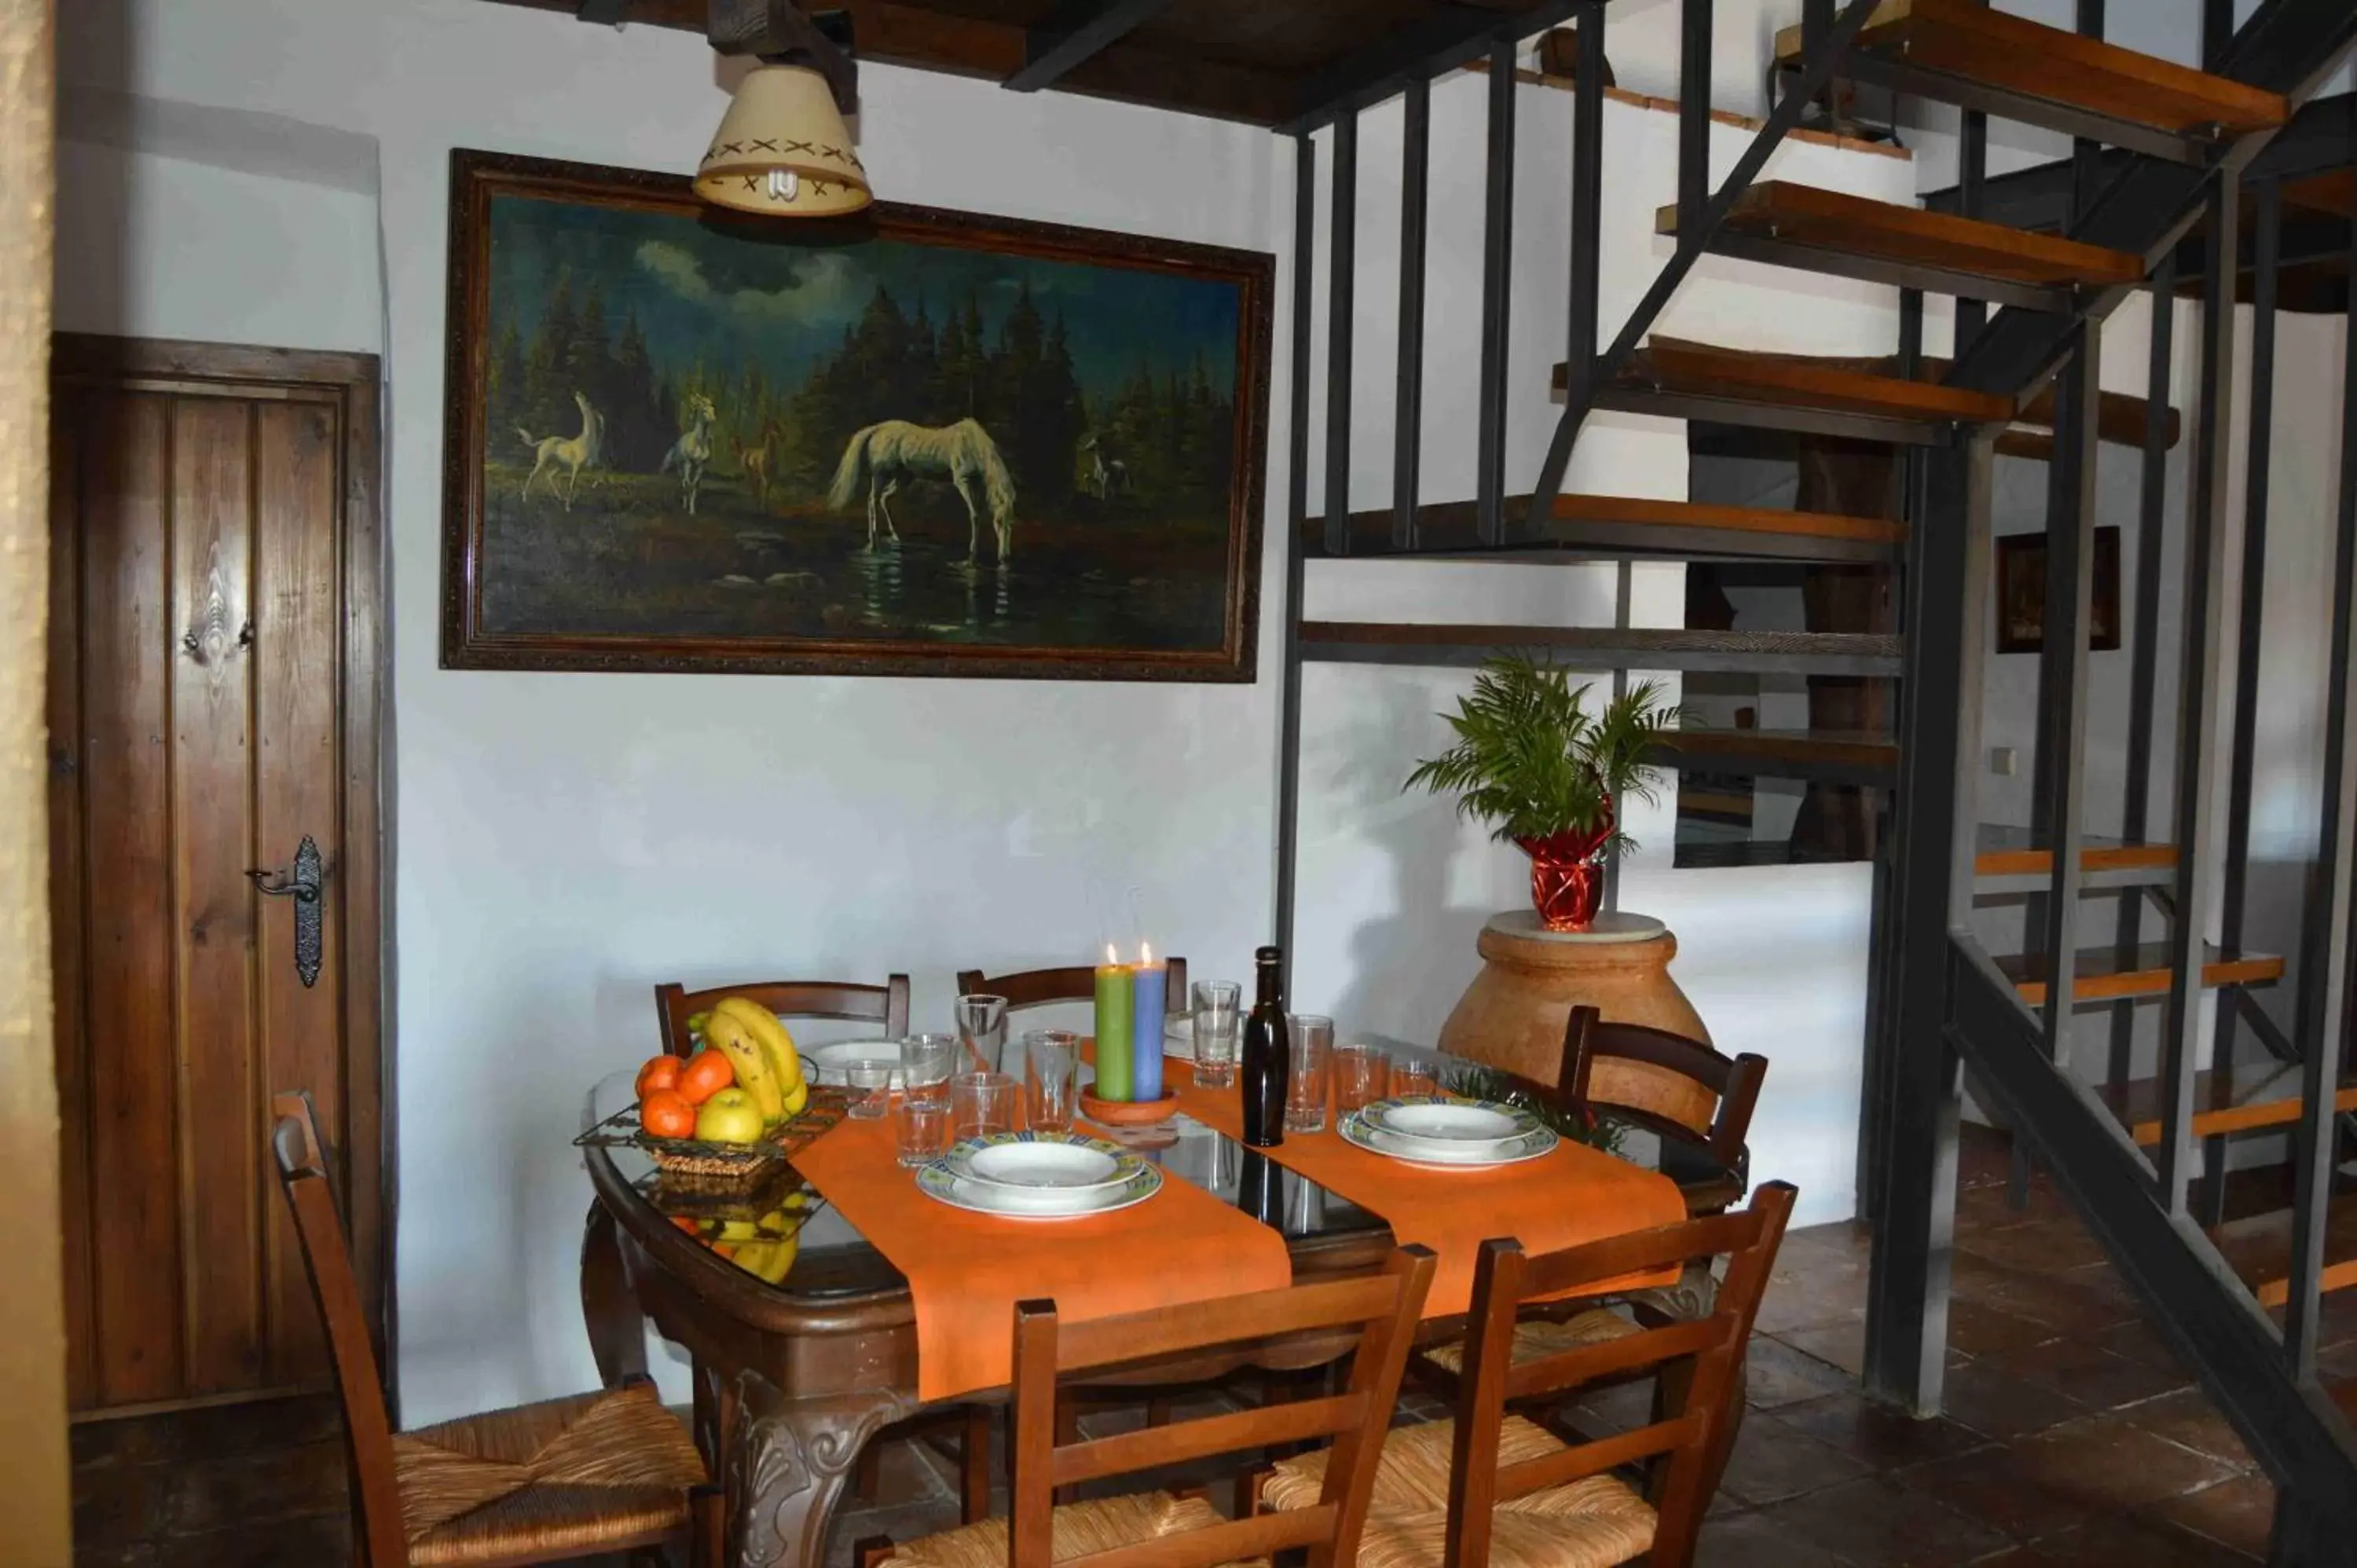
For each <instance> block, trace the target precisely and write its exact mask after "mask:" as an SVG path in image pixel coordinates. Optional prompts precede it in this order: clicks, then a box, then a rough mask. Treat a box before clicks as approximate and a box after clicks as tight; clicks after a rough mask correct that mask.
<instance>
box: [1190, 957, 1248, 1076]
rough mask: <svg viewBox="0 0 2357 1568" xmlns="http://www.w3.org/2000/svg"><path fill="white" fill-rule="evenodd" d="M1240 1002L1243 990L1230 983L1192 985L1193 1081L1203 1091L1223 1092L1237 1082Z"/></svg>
mask: <svg viewBox="0 0 2357 1568" xmlns="http://www.w3.org/2000/svg"><path fill="white" fill-rule="evenodd" d="M1194 1002H1195V1081H1196V1082H1197V1083H1200V1084H1201V1085H1202V1086H1203V1087H1204V1088H1206V1089H1225V1088H1227V1087H1228V1086H1229V1085H1230V1084H1232V1083H1233V1082H1235V1080H1236V1045H1237V1037H1238V1035H1239V1033H1240V1026H1241V1022H1242V1015H1241V1008H1242V1005H1243V986H1241V985H1238V984H1237V983H1235V982H1234V981H1232V980H1199V981H1197V982H1196V983H1195V984H1194Z"/></svg>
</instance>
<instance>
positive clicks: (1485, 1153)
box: [1340, 1112, 1562, 1171]
mask: <svg viewBox="0 0 2357 1568" xmlns="http://www.w3.org/2000/svg"><path fill="white" fill-rule="evenodd" d="M1340 1132H1341V1134H1342V1141H1343V1142H1344V1143H1346V1144H1355V1145H1357V1146H1358V1147H1360V1148H1361V1149H1365V1150H1367V1151H1369V1152H1370V1153H1372V1154H1378V1155H1384V1156H1385V1157H1387V1158H1390V1159H1394V1160H1402V1161H1405V1162H1406V1163H1407V1164H1409V1165H1423V1166H1426V1167H1427V1168H1429V1169H1432V1170H1451V1171H1466V1170H1491V1169H1494V1168H1495V1167H1497V1166H1499V1165H1520V1164H1522V1163H1523V1161H1524V1160H1535V1159H1537V1158H1538V1157H1539V1156H1540V1155H1546V1154H1550V1153H1552V1152H1554V1149H1555V1144H1558V1143H1560V1142H1562V1140H1561V1139H1559V1138H1557V1137H1556V1136H1555V1131H1554V1129H1552V1128H1549V1127H1544V1126H1542V1127H1540V1128H1539V1129H1538V1130H1537V1131H1536V1132H1534V1133H1524V1134H1523V1135H1522V1136H1520V1137H1516V1138H1510V1139H1508V1140H1507V1141H1506V1142H1504V1143H1502V1144H1480V1145H1476V1146H1474V1147H1472V1148H1465V1147H1461V1146H1460V1147H1458V1148H1454V1149H1451V1148H1448V1147H1447V1146H1446V1145H1444V1144H1427V1143H1424V1142H1421V1141H1417V1140H1413V1139H1407V1138H1400V1137H1395V1136H1394V1135H1393V1134H1391V1133H1385V1132H1383V1130H1382V1129H1381V1128H1377V1127H1370V1126H1368V1125H1367V1124H1366V1122H1364V1121H1363V1120H1361V1117H1360V1115H1359V1113H1358V1112H1352V1113H1351V1115H1348V1116H1345V1117H1344V1118H1342V1125H1341V1127H1340Z"/></svg>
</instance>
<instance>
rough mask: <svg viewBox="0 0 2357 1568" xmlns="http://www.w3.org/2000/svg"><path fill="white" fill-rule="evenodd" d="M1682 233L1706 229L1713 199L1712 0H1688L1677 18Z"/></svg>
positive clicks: (1679, 204)
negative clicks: (1707, 209)
mask: <svg viewBox="0 0 2357 1568" xmlns="http://www.w3.org/2000/svg"><path fill="white" fill-rule="evenodd" d="M1678 22H1679V34H1678V231H1679V232H1680V233H1682V234H1683V233H1684V232H1686V231H1688V230H1690V229H1694V228H1698V227H1700V226H1701V223H1702V208H1703V202H1704V200H1705V199H1706V198H1707V197H1708V195H1709V194H1710V25H1711V0H1685V3H1684V5H1683V6H1682V7H1681V8H1680V10H1679V13H1678Z"/></svg>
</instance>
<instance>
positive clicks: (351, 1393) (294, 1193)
mask: <svg viewBox="0 0 2357 1568" xmlns="http://www.w3.org/2000/svg"><path fill="white" fill-rule="evenodd" d="M271 1106H272V1109H273V1110H274V1111H275V1112H277V1121H276V1124H275V1125H274V1127H273V1128H272V1129H271V1134H270V1148H271V1153H272V1154H273V1155H274V1156H275V1157H276V1159H277V1161H278V1180H279V1185H280V1186H281V1187H284V1188H285V1192H286V1206H287V1208H290V1209H292V1210H293V1211H294V1216H295V1234H296V1237H297V1238H298V1239H299V1240H301V1242H302V1246H303V1265H304V1268H305V1271H306V1272H307V1273H309V1275H310V1276H311V1295H312V1299H314V1300H315V1301H317V1303H318V1305H319V1316H320V1318H321V1320H322V1321H323V1322H324V1323H325V1324H326V1325H327V1330H328V1355H329V1358H330V1359H332V1360H333V1361H334V1363H335V1368H336V1391H337V1392H338V1393H339V1394H340V1395H341V1396H342V1398H343V1405H344V1435H345V1440H346V1442H347V1444H349V1445H350V1450H351V1460H352V1474H353V1477H354V1478H355V1481H356V1483H357V1484H356V1487H355V1500H356V1501H357V1503H358V1504H359V1507H360V1532H359V1533H360V1539H361V1544H362V1545H363V1546H364V1547H365V1548H366V1549H367V1550H366V1561H367V1562H368V1563H369V1568H407V1564H408V1562H409V1547H408V1543H407V1540H406V1538H405V1537H404V1534H403V1530H402V1521H401V1488H400V1485H399V1483H398V1482H397V1481H396V1480H395V1479H394V1477H393V1423H392V1419H391V1418H390V1417H389V1416H388V1415H387V1414H386V1413H385V1408H384V1388H383V1384H382V1381H381V1380H380V1379H379V1376H378V1373H377V1365H376V1354H375V1351H374V1350H373V1348H371V1346H370V1344H369V1330H368V1316H367V1314H366V1312H365V1311H364V1310H363V1309H362V1307H361V1291H360V1282H359V1281H358V1280H357V1279H356V1278H354V1277H353V1274H352V1256H351V1252H350V1249H349V1248H348V1247H347V1246H346V1244H345V1241H344V1227H343V1221H342V1220H340V1219H338V1218H337V1215H336V1200H335V1198H334V1197H333V1196H332V1195H331V1194H330V1193H329V1192H328V1174H327V1163H326V1161H325V1159H324V1158H323V1150H322V1148H321V1145H320V1143H319V1129H318V1125H317V1121H316V1119H315V1118H314V1117H313V1115H312V1113H311V1097H310V1096H309V1095H308V1094H307V1093H304V1092H301V1091H299V1090H298V1091H294V1092H288V1093H281V1094H278V1095H275V1096H274V1097H273V1098H272V1100H271Z"/></svg>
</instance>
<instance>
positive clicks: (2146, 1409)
mask: <svg viewBox="0 0 2357 1568" xmlns="http://www.w3.org/2000/svg"><path fill="white" fill-rule="evenodd" d="M2118 1413H2119V1414H2120V1415H2121V1417H2122V1418H2124V1419H2125V1420H2126V1421H2129V1422H2131V1423H2134V1424H2136V1425H2137V1426H2140V1427H2142V1428H2143V1429H2144V1430H2145V1431H2147V1432H2149V1433H2152V1434H2155V1435H2157V1436H2160V1437H2166V1438H2168V1439H2169V1441H2170V1442H2171V1443H2175V1444H2180V1445H2181V1446H2183V1447H2187V1448H2190V1449H2192V1450H2193V1451H2194V1452H2195V1453H2197V1454H2207V1455H2210V1456H2211V1457H2212V1458H2213V1459H2221V1460H2223V1461H2224V1462H2225V1463H2227V1464H2229V1465H2232V1466H2234V1467H2235V1468H2236V1469H2238V1470H2249V1469H2252V1468H2255V1461H2254V1460H2253V1459H2252V1458H2251V1453H2250V1450H2249V1449H2247V1448H2245V1447H2244V1445H2243V1440H2242V1438H2241V1437H2240V1436H2238V1435H2236V1434H2235V1432H2234V1428H2233V1423H2231V1422H2229V1421H2228V1420H2227V1419H2226V1418H2225V1417H2224V1416H2222V1415H2221V1414H2219V1413H2218V1407H2217V1406H2216V1405H2214V1404H2212V1403H2211V1402H2210V1396H2209V1395H2207V1394H2205V1393H2203V1392H2202V1391H2201V1390H2200V1389H2180V1390H2179V1391H2177V1392H2175V1393H2173V1394H2164V1395H2163V1396H2161V1397H2160V1398H2159V1399H2157V1400H2148V1401H2147V1402H2145V1403H2143V1404H2135V1405H2130V1406H2128V1408H2127V1409H2126V1410H2124V1411H2121V1412H2118Z"/></svg>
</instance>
